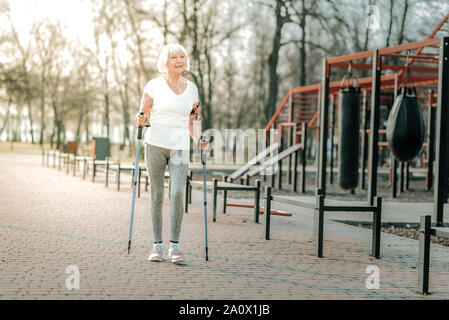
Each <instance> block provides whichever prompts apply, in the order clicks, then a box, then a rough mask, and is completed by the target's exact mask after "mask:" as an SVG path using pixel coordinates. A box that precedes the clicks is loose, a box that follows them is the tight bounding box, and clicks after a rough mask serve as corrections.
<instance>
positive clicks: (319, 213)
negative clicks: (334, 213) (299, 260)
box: [313, 188, 324, 258]
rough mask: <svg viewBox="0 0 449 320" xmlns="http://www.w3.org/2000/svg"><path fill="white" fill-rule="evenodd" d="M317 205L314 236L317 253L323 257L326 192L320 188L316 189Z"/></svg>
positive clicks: (314, 218) (314, 215) (314, 214)
mask: <svg viewBox="0 0 449 320" xmlns="http://www.w3.org/2000/svg"><path fill="white" fill-rule="evenodd" d="M315 197H316V207H315V210H314V213H313V238H314V240H315V254H316V256H317V257H318V258H322V257H323V239H324V194H323V191H322V190H320V189H318V188H317V189H315Z"/></svg>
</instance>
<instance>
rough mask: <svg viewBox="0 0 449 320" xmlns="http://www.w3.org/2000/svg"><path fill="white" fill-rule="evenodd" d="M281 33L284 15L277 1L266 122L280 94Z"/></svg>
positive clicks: (269, 60)
mask: <svg viewBox="0 0 449 320" xmlns="http://www.w3.org/2000/svg"><path fill="white" fill-rule="evenodd" d="M281 33H282V17H281V3H280V2H279V1H277V3H276V29H275V33H274V38H273V47H272V49H271V53H270V56H269V59H268V67H269V76H270V80H269V81H270V82H269V89H268V99H267V103H266V104H265V110H264V116H265V122H268V120H270V118H271V117H272V115H273V113H274V110H275V104H276V100H277V96H278V74H277V65H278V59H279V50H280V49H281Z"/></svg>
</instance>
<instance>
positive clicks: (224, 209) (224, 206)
mask: <svg viewBox="0 0 449 320" xmlns="http://www.w3.org/2000/svg"><path fill="white" fill-rule="evenodd" d="M223 180H224V182H228V176H224V177H223ZM227 197H228V190H226V189H225V190H223V213H226V199H227Z"/></svg>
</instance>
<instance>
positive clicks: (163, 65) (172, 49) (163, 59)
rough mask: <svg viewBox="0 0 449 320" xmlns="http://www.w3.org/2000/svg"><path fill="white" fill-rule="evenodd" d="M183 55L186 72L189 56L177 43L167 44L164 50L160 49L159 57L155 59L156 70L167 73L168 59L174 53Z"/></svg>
mask: <svg viewBox="0 0 449 320" xmlns="http://www.w3.org/2000/svg"><path fill="white" fill-rule="evenodd" d="M180 52H182V53H184V54H185V56H186V60H187V63H186V70H189V69H190V59H189V55H188V54H187V51H186V49H185V48H184V47H183V46H182V45H180V44H179V43H172V44H167V45H166V46H165V47H164V48H162V51H161V54H160V55H159V58H158V59H157V70H158V71H159V72H162V73H167V72H168V70H167V61H168V57H169V56H170V55H172V54H175V53H180Z"/></svg>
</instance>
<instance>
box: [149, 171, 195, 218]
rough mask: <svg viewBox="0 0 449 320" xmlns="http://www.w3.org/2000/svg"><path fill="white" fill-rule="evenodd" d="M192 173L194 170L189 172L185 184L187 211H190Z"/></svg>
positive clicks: (185, 205)
mask: <svg viewBox="0 0 449 320" xmlns="http://www.w3.org/2000/svg"><path fill="white" fill-rule="evenodd" d="M191 175H192V171H189V173H188V174H187V178H186V186H185V199H184V201H185V203H184V212H185V213H188V211H189V192H190V190H189V189H190V188H189V186H190V181H191V179H190V177H191ZM145 183H146V182H145Z"/></svg>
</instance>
